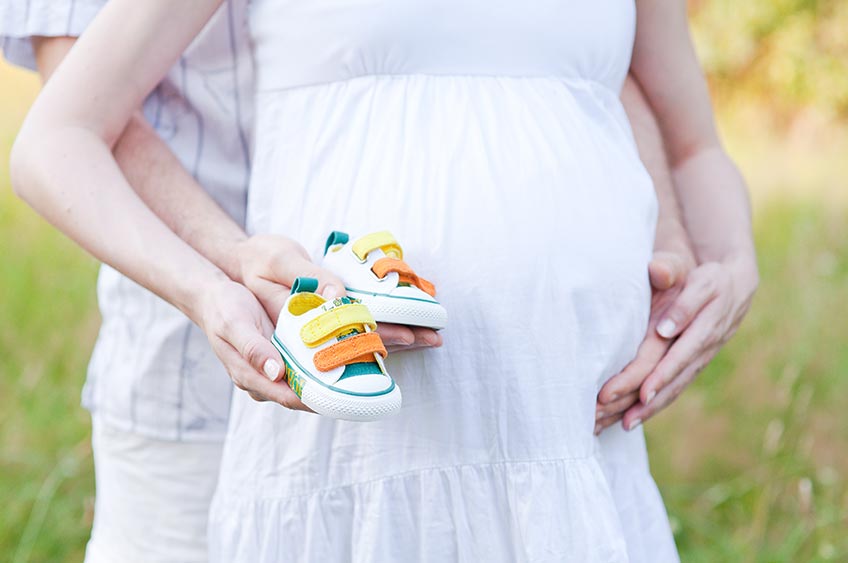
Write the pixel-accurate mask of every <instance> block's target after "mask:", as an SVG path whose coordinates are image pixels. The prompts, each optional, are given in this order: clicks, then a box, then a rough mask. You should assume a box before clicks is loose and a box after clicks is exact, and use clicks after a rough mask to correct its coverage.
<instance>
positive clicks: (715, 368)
mask: <svg viewBox="0 0 848 563" xmlns="http://www.w3.org/2000/svg"><path fill="white" fill-rule="evenodd" d="M690 13H691V20H692V25H693V30H694V35H695V39H696V44H697V48H698V52H699V55H700V57H701V59H702V62H703V64H704V67H705V69H706V72H707V75H708V77H709V80H710V86H711V89H712V93H713V97H714V101H715V106H716V111H717V115H718V120H719V124H720V128H721V131H722V134H723V137H724V140H725V142H726V144H727V147H728V149H729V151H730V153H731V154H732V155H733V156H734V158H735V159H736V160H737V162H738V163H739V165H740V167H741V168H742V171H743V173H744V174H745V176H746V178H747V179H748V182H749V184H750V187H751V194H752V200H753V203H754V228H755V236H756V241H757V246H758V251H759V261H760V272H761V279H762V281H761V286H760V290H759V292H758V294H757V297H756V300H755V302H754V305H753V307H752V309H751V312H750V314H749V316H748V318H747V319H746V321H745V322H744V324H743V326H742V328H741V330H740V331H739V333H738V335H737V336H736V337H735V338H734V339H733V340H732V341H731V342H730V344H728V346H727V347H726V348H725V349H724V350H723V351H722V352H721V354H720V355H719V356H718V358H716V360H715V361H714V362H713V363H712V365H711V366H710V367H709V368H708V369H707V370H706V371H705V372H704V373H703V374H702V375H701V376H700V378H699V379H698V381H697V382H696V383H695V384H694V386H693V387H692V388H690V390H689V391H687V392H686V393H684V394H683V396H681V398H680V399H679V400H678V401H677V403H676V404H675V405H674V406H673V407H672V408H670V409H669V410H668V411H666V412H664V413H663V414H662V415H661V416H659V417H658V418H656V419H655V420H652V421H650V422H649V423H648V424H647V433H648V440H649V447H650V451H651V459H652V467H653V471H654V474H655V477H656V479H657V482H658V483H659V486H660V489H661V490H662V493H663V497H664V498H665V501H666V503H667V506H668V510H669V513H670V516H671V520H672V524H673V527H674V531H675V536H676V539H677V543H678V546H679V548H680V553H681V557H682V559H683V561H686V562H689V561H704V562H715V561H762V562H772V561H793V562H794V561H848V2H845V1H844V0H747V1H745V2H740V1H738V0H700V1H694V2H690ZM37 91H38V83H37V80H36V79H35V77H34V76H33V75H31V74H27V73H24V72H22V71H20V70H17V69H12V68H10V67H8V66H6V65H4V64H3V63H0V507H2V508H0V559H5V558H8V560H10V561H15V562H26V561H49V562H53V561H81V560H82V555H83V550H84V546H85V541H86V538H87V534H88V530H89V527H90V525H91V520H92V512H93V510H92V509H93V504H94V502H93V500H94V479H93V473H92V462H91V449H90V445H89V438H90V422H89V417H88V414H87V413H86V412H85V411H84V410H83V409H82V408H81V407H80V406H79V394H80V389H81V387H82V383H83V380H84V377H85V369H86V363H87V360H88V356H89V353H90V351H91V348H92V344H93V342H94V338H95V335H96V331H97V327H98V324H99V315H98V312H97V307H96V303H95V293H94V288H95V276H96V272H97V264H96V263H95V262H94V260H92V259H91V258H89V257H88V256H86V255H85V254H84V253H82V252H81V251H80V250H78V249H77V248H76V247H75V246H74V245H73V244H72V243H70V242H69V241H68V240H67V239H65V238H64V237H63V236H61V235H60V234H58V233H57V232H56V231H54V230H53V229H52V228H51V227H50V226H48V225H47V224H46V223H45V222H44V221H42V220H41V219H40V218H38V217H37V216H36V215H35V214H34V213H33V212H32V211H30V210H29V209H28V208H27V207H25V206H24V205H23V204H22V203H21V202H20V201H19V200H17V199H16V198H15V197H14V195H13V194H12V192H11V190H10V189H9V187H8V183H9V181H8V151H9V149H10V148H11V145H12V142H13V139H14V136H15V133H16V131H17V129H18V127H19V125H20V123H21V120H22V119H23V116H24V114H25V112H26V110H27V108H28V106H29V105H30V103H31V102H32V100H33V98H34V97H35V95H36V93H37Z"/></svg>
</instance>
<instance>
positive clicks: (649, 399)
mask: <svg viewBox="0 0 848 563" xmlns="http://www.w3.org/2000/svg"><path fill="white" fill-rule="evenodd" d="M656 396H657V392H656V391H651V392H650V393H648V396H647V397H645V404H646V405H647V404H648V403H650V402H651V399H653V398H654V397H656Z"/></svg>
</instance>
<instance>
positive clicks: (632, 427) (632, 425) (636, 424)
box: [627, 418, 642, 432]
mask: <svg viewBox="0 0 848 563" xmlns="http://www.w3.org/2000/svg"><path fill="white" fill-rule="evenodd" d="M640 424H642V420H641V419H639V418H637V419H636V420H634V421H633V422H631V423H630V428H628V429H627V431H628V432H630V431H631V430H635V429H636V428H638V427H639V425H640Z"/></svg>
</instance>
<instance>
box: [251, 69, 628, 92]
mask: <svg viewBox="0 0 848 563" xmlns="http://www.w3.org/2000/svg"><path fill="white" fill-rule="evenodd" d="M415 77H424V78H478V79H480V78H483V79H507V80H510V79H515V80H552V81H555V82H562V83H564V84H569V85H572V86H584V87H585V86H589V87H592V86H598V87H600V88H603V89H604V90H606V91H608V92H609V93H611V94H614V95H616V96H618V95H619V94H618V93H617V92H615V90H614V89H613V88H612V87H611V86H609V85H608V84H604V83H603V82H601V81H600V80H593V79H591V78H582V77H573V76H557V75H555V74H480V73H467V74H462V73H438V72H397V73H395V72H375V73H370V74H358V75H356V76H350V77H348V78H339V79H338V80H327V81H323V82H310V83H307V84H296V85H293V86H280V87H272V88H271V87H262V86H259V85H258V84H259V83H260V82H261V79H257V87H256V94H257V95H260V96H261V95H263V94H275V93H281V92H294V91H297V90H307V89H310V88H318V87H321V86H334V85H338V84H345V83H347V82H355V81H357V80H365V79H377V80H400V79H404V78H415Z"/></svg>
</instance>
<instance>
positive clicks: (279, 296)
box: [250, 278, 291, 321]
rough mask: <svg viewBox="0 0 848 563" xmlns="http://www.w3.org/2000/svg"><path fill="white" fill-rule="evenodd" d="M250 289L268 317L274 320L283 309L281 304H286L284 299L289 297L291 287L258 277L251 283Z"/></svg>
mask: <svg viewBox="0 0 848 563" xmlns="http://www.w3.org/2000/svg"><path fill="white" fill-rule="evenodd" d="M250 289H251V291H252V292H253V294H254V295H255V296H256V298H257V299H258V300H259V302H260V303H262V308H263V309H265V312H266V313H267V314H268V317H269V318H270V319H273V320H274V321H276V320H277V319H278V318H279V316H280V311H282V310H283V305H285V304H286V299H288V298H289V294H290V293H291V288H289V287H287V286H284V285H281V284H279V283H277V282H275V281H269V280H266V279H263V278H260V279H256V280H254V281H253V282H252V283H251V287H250Z"/></svg>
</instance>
